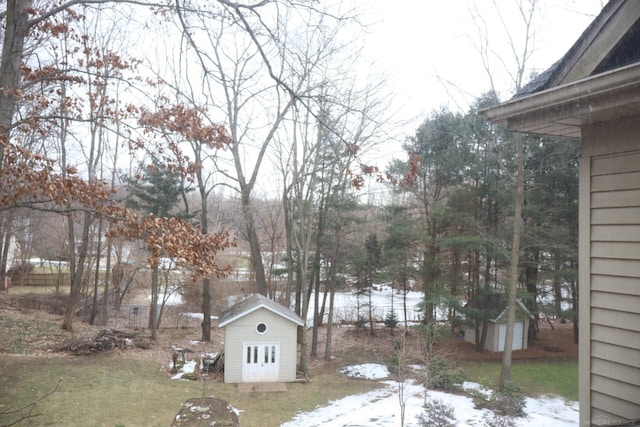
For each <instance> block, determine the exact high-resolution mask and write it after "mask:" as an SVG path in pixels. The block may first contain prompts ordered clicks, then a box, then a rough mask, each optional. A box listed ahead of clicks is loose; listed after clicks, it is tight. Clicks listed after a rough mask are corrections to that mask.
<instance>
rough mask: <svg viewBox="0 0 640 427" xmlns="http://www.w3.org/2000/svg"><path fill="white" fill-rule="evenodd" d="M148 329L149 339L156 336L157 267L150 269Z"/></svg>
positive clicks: (154, 338) (153, 338)
mask: <svg viewBox="0 0 640 427" xmlns="http://www.w3.org/2000/svg"><path fill="white" fill-rule="evenodd" d="M149 329H151V339H152V340H153V341H155V340H156V339H157V338H158V267H154V269H153V270H152V271H151V305H150V306H149Z"/></svg>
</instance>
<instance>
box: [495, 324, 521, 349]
mask: <svg viewBox="0 0 640 427" xmlns="http://www.w3.org/2000/svg"><path fill="white" fill-rule="evenodd" d="M499 327H500V329H499V330H498V351H504V343H505V340H506V338H507V324H506V323H501V324H500V326H499ZM523 343H524V322H518V321H516V322H515V323H514V324H513V341H511V350H522V348H523Z"/></svg>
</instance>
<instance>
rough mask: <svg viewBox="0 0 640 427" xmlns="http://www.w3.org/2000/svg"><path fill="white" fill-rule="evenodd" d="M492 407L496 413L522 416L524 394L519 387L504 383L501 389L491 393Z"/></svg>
mask: <svg viewBox="0 0 640 427" xmlns="http://www.w3.org/2000/svg"><path fill="white" fill-rule="evenodd" d="M491 406H492V409H493V410H494V411H495V412H496V413H497V414H498V415H504V416H510V417H524V416H525V413H524V407H525V401H524V394H522V391H521V390H520V387H518V386H517V385H515V384H513V383H506V384H505V385H504V388H503V390H502V391H497V392H495V393H493V396H492V397H491Z"/></svg>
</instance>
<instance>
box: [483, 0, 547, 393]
mask: <svg viewBox="0 0 640 427" xmlns="http://www.w3.org/2000/svg"><path fill="white" fill-rule="evenodd" d="M493 10H494V12H495V15H496V16H497V18H498V22H499V23H500V24H501V27H502V29H503V30H504V33H505V34H506V36H507V40H508V45H509V48H510V50H511V57H510V59H511V60H512V61H513V65H512V64H511V63H510V62H508V61H506V60H504V59H502V58H501V57H500V56H498V55H496V54H495V51H493V50H492V49H491V45H490V43H489V26H488V24H487V22H486V21H485V20H483V19H481V17H482V16H483V15H482V14H480V13H479V11H478V10H477V9H476V10H475V11H472V17H473V19H474V21H475V23H476V29H477V30H478V32H479V36H480V37H479V40H480V45H479V48H478V50H479V53H480V56H481V58H482V61H483V65H484V67H485V71H486V73H487V76H488V77H489V80H490V83H491V89H492V91H493V93H497V91H496V86H495V81H494V70H493V68H492V67H493V62H494V61H496V62H498V64H499V66H500V68H501V69H502V71H504V72H506V73H507V75H508V76H509V77H510V78H511V81H512V83H513V85H514V90H515V91H516V92H517V91H519V90H520V89H521V88H522V85H523V81H524V77H525V73H526V72H527V70H528V67H529V59H530V57H531V54H532V52H533V45H534V42H535V33H536V32H535V26H534V20H535V16H536V13H537V11H538V0H519V1H518V2H517V13H518V17H519V19H518V22H519V23H520V24H521V29H522V35H521V37H520V38H516V34H514V32H513V31H512V30H511V28H510V26H509V22H508V18H507V17H506V16H505V15H504V14H503V13H502V10H503V9H502V8H501V7H500V6H499V5H498V3H497V2H496V1H495V0H493ZM485 12H486V11H485ZM485 14H486V13H485ZM513 138H514V144H515V147H516V168H517V171H516V176H515V177H514V187H515V191H514V214H513V234H512V241H511V258H510V264H509V275H508V277H509V284H508V304H509V305H508V311H507V330H506V334H505V343H504V352H503V353H502V369H501V372H500V382H499V384H500V389H501V390H502V389H503V388H504V387H505V385H506V384H508V383H510V382H511V357H512V348H513V330H514V324H515V317H516V296H517V291H518V278H519V275H518V271H519V264H520V239H521V234H522V205H523V203H524V153H523V148H522V136H521V135H520V134H517V133H516V134H513Z"/></svg>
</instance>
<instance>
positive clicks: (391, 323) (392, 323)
mask: <svg viewBox="0 0 640 427" xmlns="http://www.w3.org/2000/svg"><path fill="white" fill-rule="evenodd" d="M397 325H398V316H396V312H395V311H394V310H391V311H390V312H388V313H387V315H386V316H385V318H384V326H386V327H387V328H390V329H393V328H395V327H396V326H397Z"/></svg>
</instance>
